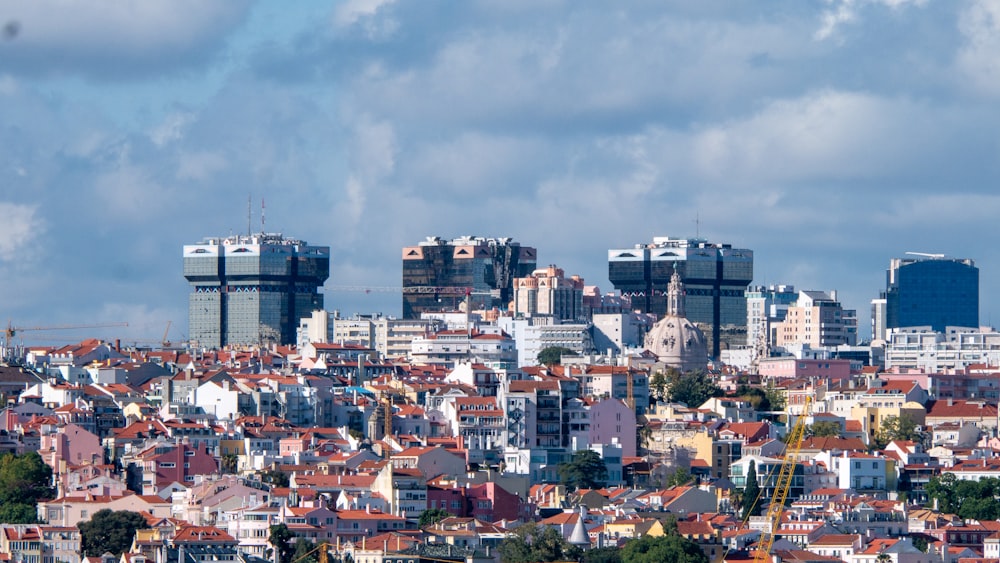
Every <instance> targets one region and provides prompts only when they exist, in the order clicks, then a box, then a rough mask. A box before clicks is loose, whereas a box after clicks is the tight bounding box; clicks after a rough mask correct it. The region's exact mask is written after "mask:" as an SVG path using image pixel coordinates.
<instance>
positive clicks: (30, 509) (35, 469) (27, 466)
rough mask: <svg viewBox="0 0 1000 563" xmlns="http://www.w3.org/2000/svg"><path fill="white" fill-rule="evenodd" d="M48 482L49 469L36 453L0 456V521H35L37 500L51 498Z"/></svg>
mask: <svg viewBox="0 0 1000 563" xmlns="http://www.w3.org/2000/svg"><path fill="white" fill-rule="evenodd" d="M51 481H52V468H51V467H49V466H48V465H46V464H45V462H44V461H42V456H40V455H38V452H28V453H26V454H22V455H15V454H4V455H2V456H0V507H2V510H0V522H3V523H6V524H34V523H36V522H38V516H37V512H36V508H35V507H36V505H37V504H38V501H40V500H45V499H50V498H52V496H53V490H52V488H51V487H49V483H50V482H51Z"/></svg>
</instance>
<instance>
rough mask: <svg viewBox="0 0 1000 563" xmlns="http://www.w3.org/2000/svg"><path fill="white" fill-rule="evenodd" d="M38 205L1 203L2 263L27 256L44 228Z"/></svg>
mask: <svg viewBox="0 0 1000 563" xmlns="http://www.w3.org/2000/svg"><path fill="white" fill-rule="evenodd" d="M37 214H38V206H37V205H23V204H17V203H11V202H7V201H0V217H3V221H2V222H0V261H4V262H9V261H12V260H16V259H18V258H19V257H21V256H23V255H25V254H26V250H25V249H26V248H27V247H28V246H29V244H30V243H32V242H33V241H34V240H35V239H36V238H37V237H38V235H39V234H40V232H41V231H42V230H43V228H44V223H43V222H42V220H41V219H40V218H39V217H38V216H37Z"/></svg>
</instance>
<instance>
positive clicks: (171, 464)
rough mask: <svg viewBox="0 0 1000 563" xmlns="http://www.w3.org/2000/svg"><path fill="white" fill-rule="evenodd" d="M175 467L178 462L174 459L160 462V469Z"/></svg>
mask: <svg viewBox="0 0 1000 563" xmlns="http://www.w3.org/2000/svg"><path fill="white" fill-rule="evenodd" d="M175 467H177V464H175V463H174V462H172V461H169V462H168V461H164V462H161V463H160V469H173V468H175Z"/></svg>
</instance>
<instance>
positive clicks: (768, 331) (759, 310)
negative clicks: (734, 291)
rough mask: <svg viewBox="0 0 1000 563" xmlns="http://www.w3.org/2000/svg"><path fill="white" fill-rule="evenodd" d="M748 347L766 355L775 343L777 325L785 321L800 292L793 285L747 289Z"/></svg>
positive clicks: (758, 286) (760, 286) (759, 286)
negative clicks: (752, 347)
mask: <svg viewBox="0 0 1000 563" xmlns="http://www.w3.org/2000/svg"><path fill="white" fill-rule="evenodd" d="M746 295H747V346H754V347H758V348H760V350H761V351H762V352H765V353H766V349H767V348H769V347H770V346H771V345H772V344H774V342H775V338H776V336H775V332H774V331H775V328H774V325H775V323H779V322H781V321H783V320H785V315H787V314H788V307H789V306H790V305H794V304H795V302H796V301H797V300H798V298H799V292H797V291H795V286H791V285H773V284H772V285H769V286H766V287H765V286H763V285H756V286H753V287H750V288H748V289H747V292H746Z"/></svg>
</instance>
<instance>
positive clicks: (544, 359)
mask: <svg viewBox="0 0 1000 563" xmlns="http://www.w3.org/2000/svg"><path fill="white" fill-rule="evenodd" d="M575 355H576V352H574V351H573V350H570V349H569V348H564V347H563V346H549V347H548V348H545V349H543V350H542V351H541V352H539V353H538V363H539V364H541V365H543V366H558V365H560V364H561V363H562V357H563V356H575Z"/></svg>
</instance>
